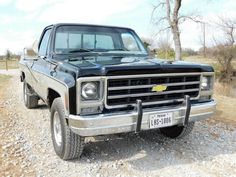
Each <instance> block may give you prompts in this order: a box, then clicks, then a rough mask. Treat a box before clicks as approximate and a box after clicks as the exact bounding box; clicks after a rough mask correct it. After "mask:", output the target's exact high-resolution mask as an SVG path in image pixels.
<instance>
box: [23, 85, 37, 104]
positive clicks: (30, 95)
mask: <svg viewBox="0 0 236 177" xmlns="http://www.w3.org/2000/svg"><path fill="white" fill-rule="evenodd" d="M23 97H24V103H25V106H26V107H27V108H28V109H32V108H36V107H38V100H39V98H38V96H36V95H35V94H34V92H33V91H32V89H31V88H30V86H29V85H28V84H27V82H25V81H24V85H23Z"/></svg>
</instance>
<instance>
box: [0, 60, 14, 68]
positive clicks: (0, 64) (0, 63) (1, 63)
mask: <svg viewBox="0 0 236 177" xmlns="http://www.w3.org/2000/svg"><path fill="white" fill-rule="evenodd" d="M7 65H8V69H16V68H18V60H16V59H12V60H8V61H7ZM0 69H6V60H0Z"/></svg>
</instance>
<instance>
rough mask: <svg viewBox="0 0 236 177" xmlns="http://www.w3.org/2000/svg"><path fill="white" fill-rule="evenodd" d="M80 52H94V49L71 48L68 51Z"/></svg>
mask: <svg viewBox="0 0 236 177" xmlns="http://www.w3.org/2000/svg"><path fill="white" fill-rule="evenodd" d="M77 52H78V53H80V52H92V50H89V49H83V48H81V49H75V50H70V51H69V52H68V53H77Z"/></svg>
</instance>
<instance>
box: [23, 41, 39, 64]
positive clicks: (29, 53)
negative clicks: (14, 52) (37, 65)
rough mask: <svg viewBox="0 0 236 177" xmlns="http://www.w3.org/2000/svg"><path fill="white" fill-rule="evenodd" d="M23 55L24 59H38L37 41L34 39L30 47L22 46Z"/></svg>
mask: <svg viewBox="0 0 236 177" xmlns="http://www.w3.org/2000/svg"><path fill="white" fill-rule="evenodd" d="M23 57H24V59H26V60H37V59H38V41H35V42H34V43H33V45H32V46H31V47H25V48H24V51H23Z"/></svg>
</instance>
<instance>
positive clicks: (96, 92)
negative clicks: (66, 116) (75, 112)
mask: <svg viewBox="0 0 236 177" xmlns="http://www.w3.org/2000/svg"><path fill="white" fill-rule="evenodd" d="M100 85H101V84H100V82H99V81H92V82H83V83H82V84H81V98H82V100H99V99H100V95H101V93H100V89H101V88H100Z"/></svg>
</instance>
